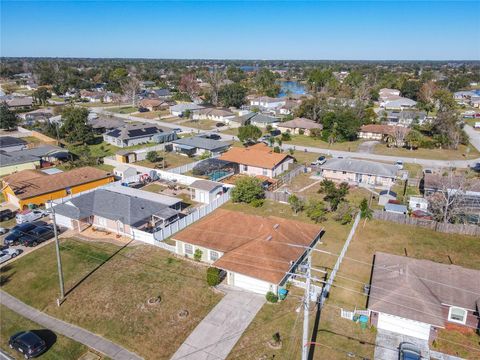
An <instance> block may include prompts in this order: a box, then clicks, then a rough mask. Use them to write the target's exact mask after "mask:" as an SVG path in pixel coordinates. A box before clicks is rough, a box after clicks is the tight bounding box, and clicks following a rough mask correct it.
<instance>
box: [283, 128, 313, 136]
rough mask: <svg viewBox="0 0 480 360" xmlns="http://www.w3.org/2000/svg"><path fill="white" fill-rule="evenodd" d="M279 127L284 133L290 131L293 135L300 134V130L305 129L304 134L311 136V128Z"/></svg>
mask: <svg viewBox="0 0 480 360" xmlns="http://www.w3.org/2000/svg"><path fill="white" fill-rule="evenodd" d="M277 129H278V130H280V131H281V132H282V133H286V132H289V133H290V134H292V135H299V134H300V130H303V135H306V136H310V129H302V128H287V127H282V126H280V125H279V126H277Z"/></svg>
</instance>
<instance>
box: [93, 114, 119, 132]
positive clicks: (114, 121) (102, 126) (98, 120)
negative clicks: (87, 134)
mask: <svg viewBox="0 0 480 360" xmlns="http://www.w3.org/2000/svg"><path fill="white" fill-rule="evenodd" d="M88 124H89V125H90V126H91V127H92V128H93V130H94V131H95V132H96V133H97V134H103V133H104V132H107V131H110V130H114V129H116V128H121V127H122V126H125V121H124V120H123V119H121V118H118V117H114V116H110V115H98V114H95V113H90V114H89V116H88Z"/></svg>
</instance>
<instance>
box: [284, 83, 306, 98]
mask: <svg viewBox="0 0 480 360" xmlns="http://www.w3.org/2000/svg"><path fill="white" fill-rule="evenodd" d="M280 85H281V89H280V93H279V94H278V96H277V97H285V96H287V95H305V94H306V93H307V88H306V86H305V85H303V84H302V83H300V82H298V81H280Z"/></svg>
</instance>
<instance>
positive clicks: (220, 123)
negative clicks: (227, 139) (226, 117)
mask: <svg viewBox="0 0 480 360" xmlns="http://www.w3.org/2000/svg"><path fill="white" fill-rule="evenodd" d="M215 126H216V127H223V126H225V124H224V123H222V122H218V123H216V124H215Z"/></svg>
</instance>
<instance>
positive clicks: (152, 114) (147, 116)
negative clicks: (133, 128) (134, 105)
mask: <svg viewBox="0 0 480 360" xmlns="http://www.w3.org/2000/svg"><path fill="white" fill-rule="evenodd" d="M162 115H166V113H165V111H161V110H159V111H148V112H144V113H138V114H135V116H136V117H140V118H145V119H156V120H159V118H160V116H162Z"/></svg>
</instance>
